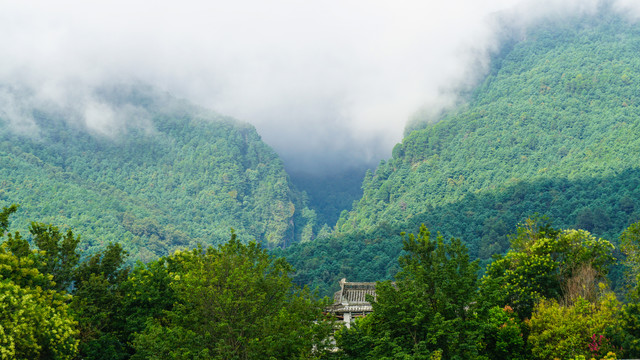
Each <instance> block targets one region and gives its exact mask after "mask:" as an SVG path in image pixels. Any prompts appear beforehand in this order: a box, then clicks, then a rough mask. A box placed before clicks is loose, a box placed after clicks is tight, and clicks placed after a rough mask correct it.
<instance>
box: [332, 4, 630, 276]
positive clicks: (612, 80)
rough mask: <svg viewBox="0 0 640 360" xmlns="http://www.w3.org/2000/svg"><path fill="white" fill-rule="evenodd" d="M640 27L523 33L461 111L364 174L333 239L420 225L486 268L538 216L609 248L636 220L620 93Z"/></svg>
mask: <svg viewBox="0 0 640 360" xmlns="http://www.w3.org/2000/svg"><path fill="white" fill-rule="evenodd" d="M639 29H640V28H639V26H638V24H637V23H630V22H627V21H626V20H624V19H621V18H619V17H616V16H615V15H612V14H610V13H600V14H598V15H597V16H594V17H587V18H584V17H582V18H573V19H571V20H564V21H563V23H562V24H559V23H552V24H538V26H535V27H531V29H530V30H529V31H528V32H527V33H526V34H524V37H525V38H526V39H527V40H526V41H514V42H513V44H511V45H510V46H505V48H504V49H503V51H501V52H500V53H499V54H497V55H496V58H494V59H493V61H492V66H493V68H492V71H491V73H490V74H489V76H488V77H487V78H486V79H485V81H484V82H483V83H482V84H480V85H479V86H478V88H477V89H476V91H475V92H474V93H473V95H472V96H470V97H469V98H468V99H467V100H468V102H467V103H466V104H464V105H461V106H459V107H458V108H457V109H455V110H452V111H449V112H448V113H446V114H444V115H443V116H442V119H441V120H440V121H439V122H437V123H433V122H432V123H429V124H426V125H424V126H422V128H420V129H417V130H414V131H412V132H410V133H409V134H407V136H406V137H405V138H404V139H403V141H402V143H401V144H398V145H397V146H396V148H394V152H393V157H392V158H391V159H390V160H388V161H382V162H381V163H380V165H379V166H378V168H377V169H376V170H375V171H374V172H372V173H370V174H368V175H367V176H365V180H364V182H363V185H362V187H363V196H362V198H361V199H360V200H359V201H358V202H357V203H356V204H355V206H354V207H353V209H351V210H350V211H347V212H344V213H343V215H342V216H341V217H340V219H339V220H338V222H337V225H336V230H337V231H338V232H339V233H341V234H354V233H358V234H360V235H358V236H361V237H364V238H368V237H373V234H375V233H376V232H386V231H387V230H385V229H386V228H388V229H390V231H389V233H391V234H394V233H399V232H400V231H401V230H402V229H417V228H418V226H419V224H421V223H425V224H427V226H430V227H434V228H438V229H440V231H441V232H442V233H443V235H444V236H445V237H456V238H460V239H462V240H463V242H465V244H467V246H468V247H469V249H470V253H471V255H472V256H473V257H478V258H481V259H483V260H485V261H488V260H489V259H490V258H491V256H492V255H493V254H496V253H504V252H505V251H506V250H507V249H508V247H509V241H508V237H507V235H508V234H509V232H510V231H511V228H510V226H509V225H510V224H516V223H519V222H522V221H524V220H525V219H526V218H527V217H529V216H531V214H533V213H536V212H538V213H542V214H546V215H549V216H550V217H552V218H553V219H554V220H555V221H556V224H557V225H558V226H560V227H562V228H571V227H575V228H580V229H584V230H587V231H589V232H591V233H593V234H596V235H597V236H602V237H605V238H609V239H617V237H618V235H619V234H620V232H621V231H622V230H623V229H624V228H626V227H627V226H628V225H629V224H630V223H632V222H635V221H637V220H638V218H639V216H640V212H638V206H639V205H638V201H639V199H640V184H639V182H638V174H640V168H639V167H638V159H637V156H636V154H638V153H639V150H640V119H639V118H638V117H637V116H635V114H637V112H638V106H639V105H640V103H638V101H636V100H634V99H637V97H638V96H637V95H638V94H637V91H636V90H635V88H634V87H633V86H629V85H628V84H629V83H628V81H633V79H636V78H640V59H639V58H638V56H637V49H638V44H640V30H639ZM398 246H399V245H398ZM380 275H381V276H384V275H385V274H384V272H382V273H381V274H380Z"/></svg>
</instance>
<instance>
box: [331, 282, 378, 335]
mask: <svg viewBox="0 0 640 360" xmlns="http://www.w3.org/2000/svg"><path fill="white" fill-rule="evenodd" d="M367 295H371V297H372V298H373V299H374V300H375V299H376V283H374V282H347V279H342V280H340V290H339V291H337V292H336V293H335V294H334V295H333V305H331V306H330V307H329V308H327V311H328V312H330V313H333V314H335V315H336V317H337V318H338V319H339V320H342V321H344V323H345V325H346V326H347V327H351V322H352V321H353V319H355V318H357V317H363V316H365V315H367V314H369V313H371V312H373V307H372V306H371V303H369V302H368V301H367Z"/></svg>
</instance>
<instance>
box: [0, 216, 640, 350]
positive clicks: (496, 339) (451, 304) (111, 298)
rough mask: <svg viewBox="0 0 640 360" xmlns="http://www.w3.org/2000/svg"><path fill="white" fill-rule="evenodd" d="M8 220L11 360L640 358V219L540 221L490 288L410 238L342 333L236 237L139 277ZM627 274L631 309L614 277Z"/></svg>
mask: <svg viewBox="0 0 640 360" xmlns="http://www.w3.org/2000/svg"><path fill="white" fill-rule="evenodd" d="M17 209H18V207H17V206H16V205H12V206H9V207H5V208H4V209H3V210H2V211H1V212H0V232H1V233H2V234H3V239H2V240H3V241H2V243H1V244H0V297H1V299H2V301H1V302H0V358H2V359H20V360H22V359H24V360H27V359H29V360H32V359H115V360H121V359H122V360H123V359H158V360H160V359H203V360H204V359H294V358H295V359H344V360H347V359H432V360H436V359H457V360H458V359H459V360H462V359H465V360H476V359H477V360H489V359H540V360H548V359H556V358H557V359H567V360H569V359H570V360H581V359H582V360H586V359H599V360H615V359H619V358H622V357H623V356H626V357H637V356H640V307H639V304H640V290H639V286H638V280H639V276H640V275H639V274H640V268H639V264H640V262H639V261H638V260H639V259H638V256H640V255H639V254H640V222H639V223H635V224H633V225H632V226H630V227H629V228H628V229H627V230H626V231H625V232H624V233H623V234H622V236H621V244H622V249H623V251H624V254H625V255H626V260H624V261H619V260H616V259H615V258H614V256H613V249H614V247H613V245H612V244H611V242H609V241H607V240H604V239H599V238H596V237H594V236H593V235H592V234H590V233H589V232H588V231H585V230H560V229H555V228H553V227H552V226H550V225H549V223H548V222H547V221H546V220H545V219H544V218H533V219H528V220H527V221H526V222H525V223H523V224H521V226H520V227H519V228H518V232H517V234H515V235H514V236H513V237H512V239H511V249H510V250H509V251H508V252H507V253H506V254H505V255H504V256H498V257H496V258H494V260H493V262H491V263H490V264H489V266H488V268H487V271H486V273H485V275H484V276H482V277H479V269H480V267H479V264H478V261H477V260H476V261H471V259H470V256H469V253H468V250H467V249H466V247H465V246H464V245H463V244H462V242H461V241H460V240H458V239H450V240H447V241H445V240H444V238H443V237H442V236H440V235H438V236H432V235H431V233H430V231H429V230H428V229H427V228H426V227H424V226H422V227H421V228H420V231H419V233H417V234H409V235H406V236H405V235H404V234H403V242H402V243H403V251H404V253H403V255H402V256H400V258H399V259H398V267H399V272H398V273H397V275H396V276H395V282H393V283H392V282H390V281H385V282H378V284H377V289H376V292H377V297H376V299H373V298H369V301H372V305H373V308H374V311H373V313H371V314H370V315H368V316H366V317H364V318H359V319H356V321H355V323H353V325H352V326H351V327H350V328H348V327H344V326H341V325H338V324H339V323H337V322H336V320H335V319H334V318H333V317H332V315H331V314H330V313H326V312H325V311H324V308H325V307H326V306H327V305H328V304H329V300H328V299H327V298H325V299H324V300H319V299H318V296H317V294H316V293H313V292H311V291H310V290H309V288H308V287H304V288H301V287H299V286H297V285H295V284H294V282H293V278H292V276H291V275H292V273H293V271H294V269H293V268H292V267H291V265H290V264H289V263H287V262H286V261H285V259H284V258H281V257H276V256H273V255H270V254H269V253H268V252H267V250H266V249H264V248H263V247H262V246H260V244H258V243H256V242H250V243H248V244H243V243H242V242H240V241H239V240H238V238H237V237H236V235H235V233H233V232H232V233H231V235H230V240H229V241H228V242H226V243H225V244H221V245H218V246H216V247H209V248H206V249H205V248H203V247H201V246H199V247H196V248H194V249H192V250H187V251H176V252H174V253H173V254H172V255H168V256H164V257H161V258H159V259H157V260H154V261H150V262H148V263H146V264H144V263H138V264H137V265H135V266H134V267H130V266H127V265H126V261H125V260H126V257H127V256H128V253H127V252H126V251H125V250H123V248H122V246H121V245H120V244H117V243H116V244H114V243H110V244H108V246H107V247H106V249H105V250H103V251H100V252H98V253H95V254H93V255H91V256H88V257H87V256H83V254H81V253H80V251H79V250H78V244H79V242H80V237H79V236H77V235H75V234H74V233H73V232H72V231H71V230H69V231H67V232H66V233H65V232H61V231H60V230H59V229H58V228H57V227H55V226H53V225H50V224H44V223H38V222H32V223H31V225H30V227H29V233H30V234H29V235H28V236H27V237H25V236H23V235H22V234H21V233H20V232H17V231H16V232H12V231H10V230H11V228H10V216H11V214H13V213H14V212H16V210H17ZM616 262H618V263H619V264H620V265H623V266H624V267H625V270H626V274H627V278H626V279H627V287H626V293H625V295H624V300H625V301H621V300H619V299H618V298H617V297H616V296H615V294H614V293H613V292H612V291H611V290H610V289H609V287H608V285H607V284H608V280H607V275H608V271H609V268H610V267H611V266H612V265H613V264H614V263H616Z"/></svg>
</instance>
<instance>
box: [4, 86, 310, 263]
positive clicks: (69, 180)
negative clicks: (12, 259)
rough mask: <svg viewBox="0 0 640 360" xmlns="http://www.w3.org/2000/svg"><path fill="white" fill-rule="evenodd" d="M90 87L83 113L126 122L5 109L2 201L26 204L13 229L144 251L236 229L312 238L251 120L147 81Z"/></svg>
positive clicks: (300, 205) (156, 252)
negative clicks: (52, 231) (20, 118)
mask: <svg viewBox="0 0 640 360" xmlns="http://www.w3.org/2000/svg"><path fill="white" fill-rule="evenodd" d="M5 90H6V89H5ZM92 95H93V97H94V99H96V100H97V104H98V105H95V108H92V107H90V108H89V110H87V111H90V112H88V113H87V117H86V119H85V120H86V121H92V120H93V119H94V117H97V119H96V121H98V122H99V121H100V120H101V119H103V118H104V117H107V116H113V118H111V119H109V121H108V122H104V123H102V124H114V123H115V122H116V121H122V123H121V126H118V127H116V128H111V127H97V128H96V127H92V124H93V123H85V122H84V121H83V120H82V119H76V118H74V117H73V115H74V112H73V111H72V110H70V111H65V110H66V109H58V108H56V107H34V108H32V109H30V114H31V115H32V119H33V128H32V129H29V130H30V131H29V132H27V129H26V128H22V130H23V131H22V132H16V131H15V129H12V128H11V127H10V125H9V124H8V123H7V122H6V121H3V120H4V119H0V166H1V168H2V177H1V178H0V184H1V185H2V186H1V188H0V206H8V205H9V204H12V203H17V204H20V206H21V209H20V211H18V212H17V213H16V215H15V216H14V217H13V218H12V220H13V228H14V229H16V230H21V231H23V232H24V231H26V229H27V225H28V223H29V221H33V220H38V221H41V222H46V223H51V224H55V225H57V226H61V227H62V228H63V229H69V228H71V229H73V230H74V231H75V232H76V233H78V234H81V235H82V238H83V241H82V244H81V247H82V248H83V249H84V250H86V253H87V254H91V253H94V252H95V251H97V250H99V249H102V248H104V247H105V246H106V245H107V243H109V242H119V243H121V244H123V246H124V248H125V249H126V250H127V251H129V252H130V253H131V255H132V256H131V259H132V260H144V261H148V260H151V259H154V258H157V257H158V256H162V255H165V254H167V253H170V252H173V251H174V250H176V249H179V248H192V247H195V246H196V245H197V244H202V245H205V246H206V245H211V244H217V243H221V242H224V241H226V240H228V238H229V236H230V230H231V228H234V229H235V230H236V231H237V232H238V237H239V239H242V240H243V241H245V242H246V241H249V240H254V239H255V240H257V241H258V242H260V243H262V244H263V245H264V246H266V247H275V246H287V245H288V244H290V243H292V242H294V241H301V240H309V239H310V238H311V237H312V233H313V227H314V226H315V213H314V212H313V211H312V210H310V209H308V208H307V207H306V201H305V199H304V198H303V197H302V194H300V193H299V192H297V191H296V190H294V189H293V188H292V186H291V183H290V181H289V177H288V175H287V173H286V172H285V169H284V166H283V163H282V161H281V160H280V159H279V158H278V156H277V154H276V153H275V152H274V151H273V150H272V149H271V148H270V147H269V146H267V145H266V144H264V142H262V140H261V139H260V136H259V135H258V134H257V132H256V131H255V128H254V127H253V126H251V125H249V124H246V123H241V122H239V121H237V120H234V119H232V118H228V117H224V116H221V115H219V114H216V113H213V112H211V111H209V110H206V109H202V108H199V107H197V106H194V105H192V104H190V103H188V102H185V101H180V100H177V99H175V98H173V97H171V96H170V95H167V94H163V93H159V92H157V91H154V90H152V89H150V88H148V87H144V86H141V85H138V86H119V87H109V88H102V89H100V90H99V91H96V92H95V93H93V94H92ZM109 108H118V109H120V111H119V113H117V114H113V113H110V112H109V111H108V109H109ZM123 110H126V113H127V115H126V117H123V118H118V116H122V115H123ZM303 237H304V238H305V239H303Z"/></svg>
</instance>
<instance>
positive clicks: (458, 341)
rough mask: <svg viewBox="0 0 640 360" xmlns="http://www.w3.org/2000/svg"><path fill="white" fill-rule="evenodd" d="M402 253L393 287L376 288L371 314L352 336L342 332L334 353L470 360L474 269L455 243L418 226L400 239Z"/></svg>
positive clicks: (474, 337) (474, 325)
mask: <svg viewBox="0 0 640 360" xmlns="http://www.w3.org/2000/svg"><path fill="white" fill-rule="evenodd" d="M403 247H404V250H405V251H406V254H405V255H403V256H401V257H400V259H399V262H400V267H401V271H400V272H399V273H398V274H397V276H396V282H395V283H391V282H382V283H378V285H377V286H376V296H377V298H376V299H375V301H373V302H372V305H373V309H374V311H373V313H372V314H370V315H369V316H367V317H366V318H365V319H364V320H362V321H361V322H360V323H359V324H357V325H356V326H354V327H353V330H350V329H346V328H345V329H342V330H341V333H339V334H338V335H337V341H338V345H339V347H340V348H342V349H343V351H344V353H345V354H346V356H347V358H356V359H360V358H362V359H364V358H377V359H390V358H403V357H406V358H409V357H412V358H420V359H423V358H424V359H426V358H429V356H431V355H433V354H440V355H441V356H442V358H443V359H473V358H476V357H477V355H478V353H477V351H478V349H477V341H478V339H477V337H478V333H477V330H478V329H477V326H478V324H477V323H476V322H475V319H474V315H473V311H472V310H471V309H470V307H471V306H472V305H473V302H474V300H475V294H476V288H477V272H478V268H479V267H478V263H477V262H471V261H470V260H469V255H468V253H467V250H466V248H465V247H464V245H462V243H461V242H460V240H457V239H452V240H451V241H450V242H448V243H445V242H444V240H443V238H442V237H441V236H438V237H437V239H435V240H433V239H431V234H430V233H429V231H428V230H427V228H426V227H424V226H422V227H421V228H420V232H419V234H418V235H417V236H415V235H413V234H410V235H408V236H407V237H405V239H404V240H403ZM358 338H361V340H358ZM362 343H365V344H368V345H367V346H366V347H364V346H362Z"/></svg>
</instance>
